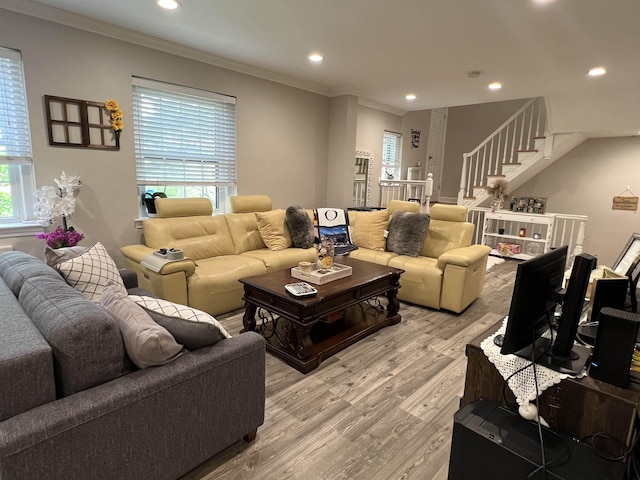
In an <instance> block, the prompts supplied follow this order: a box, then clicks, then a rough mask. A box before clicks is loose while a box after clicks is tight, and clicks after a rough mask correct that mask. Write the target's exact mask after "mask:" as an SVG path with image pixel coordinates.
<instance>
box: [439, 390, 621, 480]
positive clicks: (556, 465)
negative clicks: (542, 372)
mask: <svg viewBox="0 0 640 480" xmlns="http://www.w3.org/2000/svg"><path fill="white" fill-rule="evenodd" d="M541 431H542V438H543V440H544V445H545V452H546V455H545V458H546V476H543V471H542V468H541V466H540V465H541V455H540V434H539V431H538V426H537V425H536V424H535V423H533V422H530V421H528V420H524V419H523V418H521V417H519V416H518V415H516V414H515V413H513V412H511V411H509V410H507V409H506V408H504V407H501V406H498V404H497V403H495V402H493V401H490V400H478V401H476V402H472V403H469V404H467V405H465V406H464V407H462V408H461V409H460V410H458V412H456V413H455V415H454V424H453V438H452V441H451V455H450V457H449V480H470V479H473V480H514V479H520V478H522V479H532V480H543V478H544V479H545V480H569V479H580V480H604V479H607V480H622V479H623V478H624V474H625V464H624V463H623V462H621V461H611V460H607V459H605V458H604V457H603V456H601V455H599V454H598V453H597V452H596V451H595V450H594V449H593V448H592V447H591V446H589V445H586V444H585V443H582V442H579V441H578V440H576V439H574V438H572V437H570V436H568V435H562V434H559V433H556V432H553V431H552V430H550V429H548V428H545V427H541Z"/></svg>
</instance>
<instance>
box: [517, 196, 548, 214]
mask: <svg viewBox="0 0 640 480" xmlns="http://www.w3.org/2000/svg"><path fill="white" fill-rule="evenodd" d="M546 208H547V199H546V198H543V197H511V211H512V212H522V213H537V214H542V213H544V212H545V210H546Z"/></svg>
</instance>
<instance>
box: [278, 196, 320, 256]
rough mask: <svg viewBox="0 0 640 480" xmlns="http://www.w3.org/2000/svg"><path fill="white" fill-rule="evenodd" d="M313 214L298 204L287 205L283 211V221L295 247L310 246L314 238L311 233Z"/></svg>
mask: <svg viewBox="0 0 640 480" xmlns="http://www.w3.org/2000/svg"><path fill="white" fill-rule="evenodd" d="M312 216H313V214H312V215H311V216H310V215H309V213H308V212H307V210H305V209H304V208H302V207H299V206H292V207H288V208H287V210H286V211H285V221H286V223H287V227H289V233H291V241H292V242H293V246H294V247H296V248H310V247H312V246H313V240H314V238H315V236H314V234H313V218H312Z"/></svg>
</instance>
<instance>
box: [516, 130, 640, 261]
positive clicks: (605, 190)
mask: <svg viewBox="0 0 640 480" xmlns="http://www.w3.org/2000/svg"><path fill="white" fill-rule="evenodd" d="M639 161H640V137H618V138H592V139H588V140H586V141H585V142H584V143H582V144H580V145H579V146H578V147H576V148H575V149H574V150H572V151H570V152H569V153H568V154H567V155H565V156H564V157H562V158H561V159H559V160H558V161H556V162H555V163H553V164H552V165H551V166H550V167H549V168H547V169H546V170H545V171H543V172H542V173H540V174H539V175H537V176H536V177H535V178H534V179H532V180H530V181H529V182H528V183H526V184H525V185H523V186H522V187H520V188H519V189H517V190H516V191H515V192H514V195H516V196H523V197H524V196H531V197H533V196H538V197H547V211H548V212H553V213H570V214H576V215H588V216H589V220H588V222H587V229H586V238H585V242H584V252H586V253H590V254H592V255H596V256H597V257H598V263H599V264H602V265H612V264H613V262H614V261H615V260H616V258H617V256H618V254H619V253H620V251H621V250H622V248H623V247H624V245H625V244H626V242H627V240H628V239H629V237H630V236H631V234H632V233H634V232H638V233H640V212H633V211H622V210H612V208H611V205H612V203H613V202H612V201H613V197H614V196H616V195H621V194H623V192H624V191H625V190H626V188H627V186H629V188H630V190H631V191H632V192H634V193H635V194H636V195H640V166H639ZM625 195H628V193H626V194H625Z"/></svg>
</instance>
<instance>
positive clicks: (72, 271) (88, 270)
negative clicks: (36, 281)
mask: <svg viewBox="0 0 640 480" xmlns="http://www.w3.org/2000/svg"><path fill="white" fill-rule="evenodd" d="M55 268H56V269H57V270H58V271H59V272H60V273H61V274H62V276H63V277H64V279H65V280H66V281H67V283H68V284H69V285H71V286H72V287H73V288H75V289H76V290H78V291H79V292H80V293H82V294H83V295H84V296H85V297H87V298H88V299H89V300H91V301H93V302H95V303H100V297H101V295H102V291H103V289H104V287H105V285H106V284H107V282H109V281H111V282H113V283H114V284H115V288H117V289H118V291H119V292H120V293H124V294H125V295H126V294H127V289H126V287H125V286H124V281H123V280H122V277H121V276H120V272H119V271H118V267H117V265H116V263H115V262H114V261H113V260H112V259H111V257H110V256H109V253H107V250H106V248H104V246H103V245H102V244H101V243H100V242H98V243H96V244H95V245H93V246H92V247H90V248H89V249H88V250H87V251H86V252H84V253H82V254H80V255H78V256H77V257H75V258H72V259H70V260H67V261H65V262H60V263H58V264H57V265H56V267H55Z"/></svg>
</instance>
